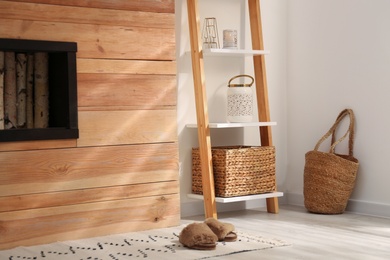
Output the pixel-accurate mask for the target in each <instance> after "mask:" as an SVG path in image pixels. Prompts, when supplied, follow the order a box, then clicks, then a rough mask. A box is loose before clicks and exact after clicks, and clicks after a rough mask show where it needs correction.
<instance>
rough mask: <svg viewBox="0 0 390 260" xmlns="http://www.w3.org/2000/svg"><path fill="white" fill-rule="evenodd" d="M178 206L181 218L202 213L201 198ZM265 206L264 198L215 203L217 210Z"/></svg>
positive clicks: (224, 210) (225, 210) (227, 210)
mask: <svg viewBox="0 0 390 260" xmlns="http://www.w3.org/2000/svg"><path fill="white" fill-rule="evenodd" d="M180 206H181V209H180V213H181V217H182V218H185V217H191V216H199V215H204V206H203V200H199V201H196V200H194V201H190V202H186V203H182V204H181V205H180ZM265 206H266V204H265V200H251V201H241V202H232V203H217V212H229V211H238V210H245V209H253V208H262V207H265Z"/></svg>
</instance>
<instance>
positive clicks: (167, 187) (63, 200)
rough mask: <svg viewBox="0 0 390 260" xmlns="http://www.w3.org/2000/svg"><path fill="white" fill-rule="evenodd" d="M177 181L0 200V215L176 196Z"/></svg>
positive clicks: (27, 195)
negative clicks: (26, 210)
mask: <svg viewBox="0 0 390 260" xmlns="http://www.w3.org/2000/svg"><path fill="white" fill-rule="evenodd" d="M178 192H179V183H178V181H177V180H174V181H165V182H157V183H141V184H133V185H123V186H112V187H101V188H91V189H80V190H70V191H58V192H47V193H35V194H26V195H13V196H3V197H0V212H6V211H16V210H25V209H33V208H47V207H57V206H66V205H73V204H81V203H91V202H99V201H110V200H118V199H129V198H138V197H149V196H157V195H169V194H177V193H178Z"/></svg>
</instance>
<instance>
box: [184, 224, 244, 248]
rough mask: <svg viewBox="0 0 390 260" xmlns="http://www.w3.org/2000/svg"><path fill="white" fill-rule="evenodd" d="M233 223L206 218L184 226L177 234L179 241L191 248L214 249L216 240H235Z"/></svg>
mask: <svg viewBox="0 0 390 260" xmlns="http://www.w3.org/2000/svg"><path fill="white" fill-rule="evenodd" d="M234 229H235V228H234V225H233V224H230V223H224V222H220V221H218V220H216V219H214V218H208V219H206V220H205V221H204V222H203V223H192V224H189V225H188V226H186V227H185V228H184V229H183V230H182V231H181V232H180V235H179V242H180V243H182V244H183V245H184V246H186V247H188V248H191V249H198V250H214V249H215V248H216V246H217V241H224V242H233V241H236V240H237V234H236V233H235V232H234Z"/></svg>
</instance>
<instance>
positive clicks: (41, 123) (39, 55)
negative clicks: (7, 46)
mask: <svg viewBox="0 0 390 260" xmlns="http://www.w3.org/2000/svg"><path fill="white" fill-rule="evenodd" d="M48 57H49V56H48V53H45V52H35V53H15V52H2V51H0V129H12V128H47V127H48V126H49V75H48V74H49V73H48V72H49V66H48V63H49V62H48Z"/></svg>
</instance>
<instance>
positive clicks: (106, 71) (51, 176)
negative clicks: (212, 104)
mask: <svg viewBox="0 0 390 260" xmlns="http://www.w3.org/2000/svg"><path fill="white" fill-rule="evenodd" d="M174 5H175V3H174V1H173V0H132V1H128V0H115V1H112V0H96V1H90V0H68V1H62V0H15V1H2V0H0V17H1V18H0V24H1V26H0V38H15V39H33V40H34V39H36V40H48V41H70V42H77V45H78V52H77V72H78V75H77V76H78V85H79V86H78V88H79V93H78V95H79V96H78V102H79V104H78V105H79V106H78V112H79V113H78V116H79V130H80V138H79V139H78V140H48V141H28V142H10V143H0V163H1V165H2V167H1V168H0V249H3V248H9V247H15V246H19V245H33V244H42V243H49V242H53V241H57V240H69V239H77V238H84V237H92V236H99V235H108V234H114V233H123V232H128V231H137V230H145V229H153V228H161V227H168V226H174V225H178V224H179V223H178V221H179V218H180V211H179V206H180V201H179V195H178V194H179V179H178V178H179V174H178V172H179V169H178V147H177V123H176V94H175V92H176V85H175V84H176V83H175V75H176V62H175V59H176V56H175V24H174V23H175V14H174Z"/></svg>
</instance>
